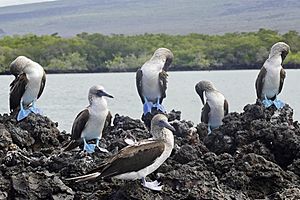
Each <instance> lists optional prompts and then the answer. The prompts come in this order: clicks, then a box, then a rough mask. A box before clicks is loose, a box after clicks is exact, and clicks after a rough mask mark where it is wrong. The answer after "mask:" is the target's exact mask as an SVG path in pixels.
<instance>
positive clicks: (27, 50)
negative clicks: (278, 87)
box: [0, 29, 300, 74]
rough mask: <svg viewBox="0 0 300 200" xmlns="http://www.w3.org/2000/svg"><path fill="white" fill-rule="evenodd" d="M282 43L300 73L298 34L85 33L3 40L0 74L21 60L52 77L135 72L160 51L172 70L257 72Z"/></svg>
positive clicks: (290, 65)
mask: <svg viewBox="0 0 300 200" xmlns="http://www.w3.org/2000/svg"><path fill="white" fill-rule="evenodd" d="M278 41H283V42H286V43H287V44H289V45H290V47H291V53H290V54H289V55H288V56H287V58H286V61H285V64H284V66H285V67H286V68H300V35H299V33H298V32H296V31H289V32H287V33H285V34H279V33H278V32H277V31H273V30H266V29H260V30H259V31H257V32H248V33H227V34H224V35H204V34H196V33H192V34H188V35H167V34H144V35H135V36H125V35H110V36H107V35H102V34H99V33H94V34H88V33H81V34H78V35H76V36H75V37H72V38H63V37H60V36H58V35H57V34H52V35H42V36H37V35H33V34H28V35H23V36H4V37H2V38H1V39H0V74H6V73H8V71H9V64H10V63H11V62H12V61H13V60H14V59H15V58H16V57H17V56H19V55H25V56H27V57H29V58H31V59H32V60H34V61H36V62H39V63H40V64H41V65H42V66H43V67H44V68H45V70H46V71H47V72H48V73H77V72H129V71H135V70H136V69H137V68H138V67H140V66H142V65H143V63H144V62H145V61H146V60H148V59H149V58H150V57H151V56H152V54H153V52H154V51H155V50H156V49H157V48H159V47H166V48H169V49H171V50H172V52H173V53H174V56H175V59H174V62H173V67H172V68H171V69H172V70H173V71H187V70H229V69H258V68H260V67H261V66H262V64H263V62H264V61H265V59H266V58H267V57H268V53H269V50H270V48H271V46H272V45H273V44H274V43H276V42H278Z"/></svg>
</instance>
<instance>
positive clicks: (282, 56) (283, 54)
mask: <svg viewBox="0 0 300 200" xmlns="http://www.w3.org/2000/svg"><path fill="white" fill-rule="evenodd" d="M288 53H289V51H282V52H281V59H282V62H283V61H284V59H285V57H286V56H287V55H288Z"/></svg>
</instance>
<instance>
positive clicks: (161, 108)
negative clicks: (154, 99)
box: [153, 103, 167, 113]
mask: <svg viewBox="0 0 300 200" xmlns="http://www.w3.org/2000/svg"><path fill="white" fill-rule="evenodd" d="M153 107H155V108H157V110H160V111H161V112H163V113H166V112H167V111H166V109H165V108H164V106H163V105H162V104H160V103H156V104H154V106H153Z"/></svg>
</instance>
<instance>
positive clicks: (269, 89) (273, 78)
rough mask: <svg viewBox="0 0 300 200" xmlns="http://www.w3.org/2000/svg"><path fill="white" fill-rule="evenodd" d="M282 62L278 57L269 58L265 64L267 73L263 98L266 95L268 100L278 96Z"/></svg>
mask: <svg viewBox="0 0 300 200" xmlns="http://www.w3.org/2000/svg"><path fill="white" fill-rule="evenodd" d="M281 62H282V60H281V57H280V56H279V55H278V56H274V57H272V58H269V59H268V60H266V62H265V63H264V67H265V68H266V70H267V73H266V76H265V79H264V85H263V88H262V96H263V97H264V96H265V95H266V96H267V97H268V98H272V97H274V96H275V95H277V94H278V92H279V85H280V70H281V68H282V67H281Z"/></svg>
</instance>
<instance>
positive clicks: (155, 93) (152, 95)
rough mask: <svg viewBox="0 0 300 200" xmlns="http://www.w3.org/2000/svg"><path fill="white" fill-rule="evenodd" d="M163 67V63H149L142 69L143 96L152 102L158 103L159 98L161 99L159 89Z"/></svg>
mask: <svg viewBox="0 0 300 200" xmlns="http://www.w3.org/2000/svg"><path fill="white" fill-rule="evenodd" d="M161 66H163V62H161V61H155V62H147V63H145V64H144V66H143V67H142V72H143V77H142V87H143V95H144V96H145V97H146V98H147V99H148V100H149V101H152V102H156V101H157V98H159V97H161V91H160V87H159V73H160V72H161Z"/></svg>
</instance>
